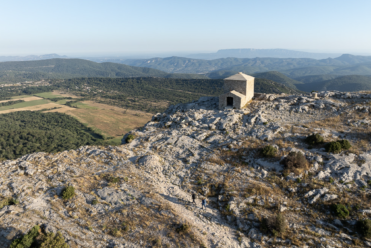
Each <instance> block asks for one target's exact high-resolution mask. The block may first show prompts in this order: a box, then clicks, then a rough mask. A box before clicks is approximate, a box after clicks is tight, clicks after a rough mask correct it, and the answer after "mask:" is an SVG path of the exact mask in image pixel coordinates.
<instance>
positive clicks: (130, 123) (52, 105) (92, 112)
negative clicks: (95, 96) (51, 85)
mask: <svg viewBox="0 0 371 248" xmlns="http://www.w3.org/2000/svg"><path fill="white" fill-rule="evenodd" d="M58 97H72V98H77V97H76V96H73V95H70V94H64V93H63V92H46V93H40V94H36V95H34V96H32V95H23V96H16V97H12V99H11V100H7V101H14V100H24V101H25V102H22V103H17V104H13V105H9V106H3V107H0V114H5V113H10V112H15V111H43V112H59V113H65V114H68V115H71V116H73V117H75V118H77V119H78V120H79V121H80V122H82V123H84V124H86V125H87V126H89V127H91V128H93V129H94V130H95V131H97V132H98V133H101V134H103V135H104V136H105V137H110V139H111V143H112V144H120V140H121V138H122V136H123V134H125V133H127V132H128V131H130V130H132V129H134V128H136V127H140V126H143V125H144V124H145V123H147V122H148V121H149V120H150V119H151V116H152V114H150V113H145V112H141V111H135V110H129V109H123V108H119V107H115V106H110V105H106V104H101V103H96V102H93V101H83V102H77V103H74V104H72V107H69V106H66V105H64V104H65V103H66V102H67V101H70V100H68V99H67V100H60V101H57V102H53V101H50V100H48V99H47V98H49V99H51V98H58ZM1 102H6V101H1Z"/></svg>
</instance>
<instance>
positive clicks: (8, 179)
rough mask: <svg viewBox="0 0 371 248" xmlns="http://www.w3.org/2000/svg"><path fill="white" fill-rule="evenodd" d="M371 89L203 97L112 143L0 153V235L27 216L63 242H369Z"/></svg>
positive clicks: (1, 238) (17, 228)
mask: <svg viewBox="0 0 371 248" xmlns="http://www.w3.org/2000/svg"><path fill="white" fill-rule="evenodd" d="M370 100H371V94H369V93H365V92H359V93H343V92H319V93H318V98H314V97H311V96H304V95H284V94H282V95H264V94H263V95H260V96H259V97H256V99H255V100H254V101H253V102H252V103H251V104H250V105H248V107H247V108H245V109H242V110H234V109H229V110H223V111H222V110H218V109H217V107H218V100H217V98H213V97H203V98H200V99H199V100H198V101H196V102H192V103H188V104H179V105H175V106H171V107H169V108H168V109H167V110H166V111H165V112H164V113H159V114H156V115H154V116H153V118H152V121H150V122H148V123H147V124H146V125H145V126H144V127H142V128H139V129H137V130H133V131H132V132H130V133H128V134H127V135H125V136H124V138H123V143H125V144H123V145H121V146H117V147H111V146H109V147H80V148H79V149H77V150H70V151H64V152H61V153H58V154H46V153H35V154H29V155H26V156H24V157H22V158H20V159H17V160H13V161H4V162H2V163H1V165H0V167H1V180H0V246H1V247H8V246H9V245H10V244H11V242H12V240H14V239H15V238H17V237H22V235H23V234H25V233H27V232H29V231H30V230H31V228H32V227H34V226H35V225H38V226H40V227H41V229H40V230H42V232H43V233H51V232H52V233H57V232H58V231H59V232H60V233H61V234H62V236H63V237H64V239H65V241H66V243H67V244H68V245H69V246H70V247H367V246H371V240H369V239H368V238H369V237H370V234H371V225H370V224H369V223H368V222H367V221H364V220H367V219H368V215H369V214H371V205H370V195H369V194H370V192H371V191H370V189H369V184H370V183H371V181H369V180H370V179H371V174H370V173H371V167H370V166H371V153H370V145H369V140H370V123H371V120H370V116H369V114H370ZM313 134H315V135H313ZM311 135H312V136H311ZM308 137H309V138H308ZM193 193H195V194H196V195H197V199H196V204H193V203H191V202H192V199H191V195H192V194H193ZM203 198H206V199H207V206H206V209H205V210H203V209H201V199H203ZM40 232H41V231H40Z"/></svg>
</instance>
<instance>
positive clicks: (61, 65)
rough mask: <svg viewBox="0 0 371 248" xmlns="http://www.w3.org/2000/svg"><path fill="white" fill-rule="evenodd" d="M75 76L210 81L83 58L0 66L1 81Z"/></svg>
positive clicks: (19, 62) (201, 76) (3, 64)
mask: <svg viewBox="0 0 371 248" xmlns="http://www.w3.org/2000/svg"><path fill="white" fill-rule="evenodd" d="M76 77H111V78H127V77H163V78H185V79H188V78H195V79H200V78H207V77H206V76H204V75H197V74H194V75H192V74H176V75H175V74H170V73H166V72H163V71H159V70H156V69H152V68H145V67H134V66H129V65H124V64H115V63H109V62H106V63H95V62H93V61H89V60H83V59H48V60H35V61H16V62H1V63H0V82H21V81H27V80H31V81H35V80H41V79H67V78H76Z"/></svg>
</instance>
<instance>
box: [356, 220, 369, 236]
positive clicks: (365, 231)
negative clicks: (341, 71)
mask: <svg viewBox="0 0 371 248" xmlns="http://www.w3.org/2000/svg"><path fill="white" fill-rule="evenodd" d="M356 227H357V230H358V232H360V233H361V235H362V236H363V237H365V238H371V220H359V221H357V224H356Z"/></svg>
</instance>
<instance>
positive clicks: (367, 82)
mask: <svg viewBox="0 0 371 248" xmlns="http://www.w3.org/2000/svg"><path fill="white" fill-rule="evenodd" d="M297 88H298V89H300V90H302V91H307V92H310V91H312V90H315V91H322V90H339V91H360V90H371V76H359V75H350V76H341V77H337V78H335V79H330V80H325V81H320V82H316V83H309V84H301V85H297Z"/></svg>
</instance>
